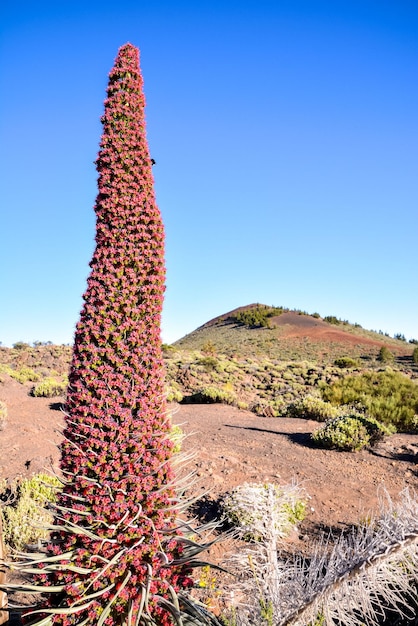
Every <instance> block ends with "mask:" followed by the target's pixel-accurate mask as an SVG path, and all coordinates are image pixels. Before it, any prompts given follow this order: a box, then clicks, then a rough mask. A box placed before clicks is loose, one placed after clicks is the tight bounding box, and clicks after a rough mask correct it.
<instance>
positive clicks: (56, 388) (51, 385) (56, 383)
mask: <svg viewBox="0 0 418 626" xmlns="http://www.w3.org/2000/svg"><path fill="white" fill-rule="evenodd" d="M67 386H68V381H67V380H57V379H56V378H51V377H48V378H45V379H44V380H43V381H42V382H40V383H39V384H38V385H35V386H34V388H33V389H32V395H33V396H35V398H55V397H56V396H62V395H64V394H65V392H66V390H67Z"/></svg>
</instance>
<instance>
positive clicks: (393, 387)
mask: <svg viewBox="0 0 418 626" xmlns="http://www.w3.org/2000/svg"><path fill="white" fill-rule="evenodd" d="M322 395H323V398H324V400H326V401H328V402H331V403H332V404H334V405H337V406H338V405H343V404H359V405H361V406H363V407H364V408H365V410H366V411H367V413H368V414H369V415H370V416H371V417H375V418H376V419H378V420H379V421H380V422H383V423H384V424H387V425H389V424H392V425H393V426H395V428H396V429H397V430H398V431H404V432H408V431H415V430H417V429H418V385H417V383H416V382H414V381H413V380H411V379H410V378H408V377H407V376H405V375H404V374H401V373H400V372H395V371H393V370H391V369H389V368H388V369H386V370H385V371H380V372H373V371H368V372H364V373H363V374H357V375H350V376H345V377H344V378H342V379H340V380H337V381H335V382H333V383H332V384H331V385H328V386H326V387H324V388H323V389H322Z"/></svg>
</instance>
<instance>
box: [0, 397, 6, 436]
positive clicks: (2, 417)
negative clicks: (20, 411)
mask: <svg viewBox="0 0 418 626" xmlns="http://www.w3.org/2000/svg"><path fill="white" fill-rule="evenodd" d="M6 422H7V404H6V403H5V402H3V401H2V400H0V430H2V429H3V428H4V427H5V425H6Z"/></svg>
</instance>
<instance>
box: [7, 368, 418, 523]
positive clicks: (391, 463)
mask: <svg viewBox="0 0 418 626" xmlns="http://www.w3.org/2000/svg"><path fill="white" fill-rule="evenodd" d="M4 379H5V380H4V382H3V383H1V384H0V399H1V400H3V401H5V402H6V403H7V406H8V413H9V416H8V421H7V424H6V426H5V428H4V429H3V430H2V431H0V448H1V450H2V454H1V458H0V479H1V478H6V479H9V480H12V479H13V478H15V477H17V476H29V475H31V474H33V473H35V472H39V471H40V470H42V469H44V468H45V469H46V470H49V469H50V468H51V467H52V466H55V467H57V464H58V459H59V453H58V448H57V445H58V444H59V441H60V439H61V436H60V433H59V431H60V429H61V428H62V425H63V414H62V412H61V411H60V410H59V402H60V399H59V398H58V399H56V400H54V402H51V400H48V399H44V398H33V397H31V396H29V395H28V391H29V389H30V387H29V386H24V385H21V384H19V383H18V382H16V381H14V380H13V379H11V378H9V377H8V376H5V377H4ZM61 400H62V399H61ZM176 408H177V411H176V412H175V414H174V416H173V422H175V423H176V424H181V427H182V429H183V431H184V432H185V433H186V434H187V435H189V436H188V437H187V438H186V440H185V442H184V443H183V450H184V451H194V453H195V457H194V459H193V460H192V461H191V469H194V470H196V471H197V475H198V478H199V480H200V486H201V488H202V489H204V490H205V491H207V492H208V496H207V497H208V498H209V499H210V500H214V501H215V500H216V499H217V498H218V497H219V496H220V495H221V494H223V493H225V492H226V491H228V490H229V489H231V488H232V487H234V486H235V485H238V484H241V483H243V482H259V481H271V482H276V483H279V484H286V483H287V482H289V481H291V480H293V479H294V480H296V481H297V482H298V483H301V484H302V485H303V487H304V488H305V489H306V492H307V494H308V495H309V497H310V500H309V507H310V511H309V515H308V518H307V520H306V521H305V522H304V524H303V525H302V534H303V533H308V534H311V533H315V532H316V530H318V529H320V528H324V527H331V528H333V527H339V528H344V527H345V526H346V525H347V524H353V523H356V522H357V521H358V520H359V519H360V518H361V517H364V516H365V515H366V514H367V513H368V512H370V511H373V510H376V508H377V504H378V492H379V490H380V489H381V487H382V486H383V485H384V486H385V487H386V489H387V490H388V492H389V493H390V494H391V496H393V497H394V498H396V496H397V495H398V493H399V492H400V491H401V490H402V489H404V488H405V487H407V486H409V487H415V488H417V487H418V466H417V463H416V461H417V459H418V456H417V452H418V435H409V434H397V435H393V436H392V437H390V438H389V439H387V440H386V441H385V442H383V443H381V444H380V445H378V447H377V448H375V449H373V450H363V451H361V452H357V453H349V452H336V451H331V450H320V449H316V448H314V447H312V445H311V444H310V441H309V434H310V433H311V432H312V431H313V430H314V429H315V428H317V427H318V423H317V422H313V421H308V420H301V419H289V418H264V417H257V416H256V415H254V414H253V413H250V412H248V411H240V410H238V409H236V408H232V407H230V406H226V405H216V404H212V405H182V406H177V407H176ZM57 409H58V410H57Z"/></svg>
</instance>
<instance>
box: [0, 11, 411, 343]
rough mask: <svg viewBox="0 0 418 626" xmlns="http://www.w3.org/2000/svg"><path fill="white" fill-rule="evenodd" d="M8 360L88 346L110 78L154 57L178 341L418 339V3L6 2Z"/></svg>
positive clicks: (148, 78) (171, 334)
mask: <svg viewBox="0 0 418 626" xmlns="http://www.w3.org/2000/svg"><path fill="white" fill-rule="evenodd" d="M0 11H1V13H0V39H1V50H0V53H1V92H0V146H1V150H0V151H1V157H0V158H1V162H0V176H1V181H0V184H1V222H0V229H1V230H0V232H1V245H0V284H1V294H2V304H1V307H0V341H2V342H3V345H11V344H12V343H14V342H16V341H20V340H23V341H29V342H32V341H34V340H41V341H48V340H50V341H53V342H54V343H72V338H73V332H74V327H75V324H76V322H77V319H78V315H79V311H80V309H81V306H82V300H81V296H82V293H83V292H84V290H85V286H86V278H87V275H88V270H89V267H88V262H89V260H90V257H91V254H92V251H93V246H94V229H95V224H94V213H93V208H92V207H93V204H94V201H95V196H96V171H95V168H94V165H93V161H94V159H95V158H96V155H97V151H98V145H99V139H100V134H101V125H100V116H101V114H102V111H103V100H104V98H105V89H106V84H107V75H108V72H109V70H110V69H111V67H112V65H113V61H114V58H115V56H116V53H117V50H118V48H119V47H120V46H121V45H123V44H124V43H126V42H127V41H129V42H131V43H133V44H135V45H136V46H138V47H139V48H140V50H141V66H142V71H143V76H144V81H145V94H146V99H147V123H148V140H149V144H150V148H151V154H152V156H153V158H154V159H155V160H156V161H157V164H156V166H155V167H154V176H155V184H156V193H157V200H158V204H159V207H160V209H161V212H162V215H163V219H164V222H165V227H166V241H167V244H166V258H167V292H166V301H165V310H164V317H163V340H164V341H166V342H172V341H174V340H176V339H179V338H180V337H182V336H183V335H184V334H186V333H187V332H190V331H192V330H194V329H195V328H196V327H197V326H199V325H201V324H203V323H204V322H205V321H207V320H209V319H210V318H212V317H214V316H216V315H218V314H221V313H224V312H226V311H229V310H230V309H233V308H235V307H237V306H240V305H244V304H249V303H251V302H262V303H266V304H275V305H282V306H286V307H289V308H298V309H303V310H306V311H308V312H316V311H317V312H319V313H320V314H321V315H336V316H337V317H341V318H343V319H348V320H349V321H351V322H357V323H359V324H361V325H362V326H364V327H365V328H369V329H376V330H379V329H381V330H383V331H385V332H389V333H390V334H391V335H392V334H394V333H397V332H401V333H404V334H405V336H406V337H407V339H410V338H417V337H418V313H417V311H418V285H417V282H418V281H417V269H418V253H417V238H418V237H417V236H418V171H417V170H418V148H417V146H418V4H417V2H416V1H415V0H411V1H407V0H392V1H390V2H386V1H385V0H376V1H375V2H372V1H369V0H346V1H340V0H328V1H325V0H324V1H320V0H318V1H317V0H306V1H303V0H270V1H269V0H250V1H248V2H245V1H243V0H240V1H234V0H222V1H217V0H210V1H206V0H204V1H202V2H200V1H199V0H194V1H193V2H192V1H189V2H187V1H183V0H176V1H175V2H174V1H171V2H169V1H168V0H167V1H163V0H148V1H147V2H144V1H142V0H126V1H124V2H118V3H117V2H107V1H106V0H103V1H101V2H96V1H95V0H93V1H89V0H82V1H80V0H72V1H71V2H70V1H67V0H60V1H59V2H58V1H53V2H52V1H51V2H42V0H39V1H38V2H32V1H25V0H22V1H20V2H16V1H15V0H3V3H2V8H1V9H0Z"/></svg>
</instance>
